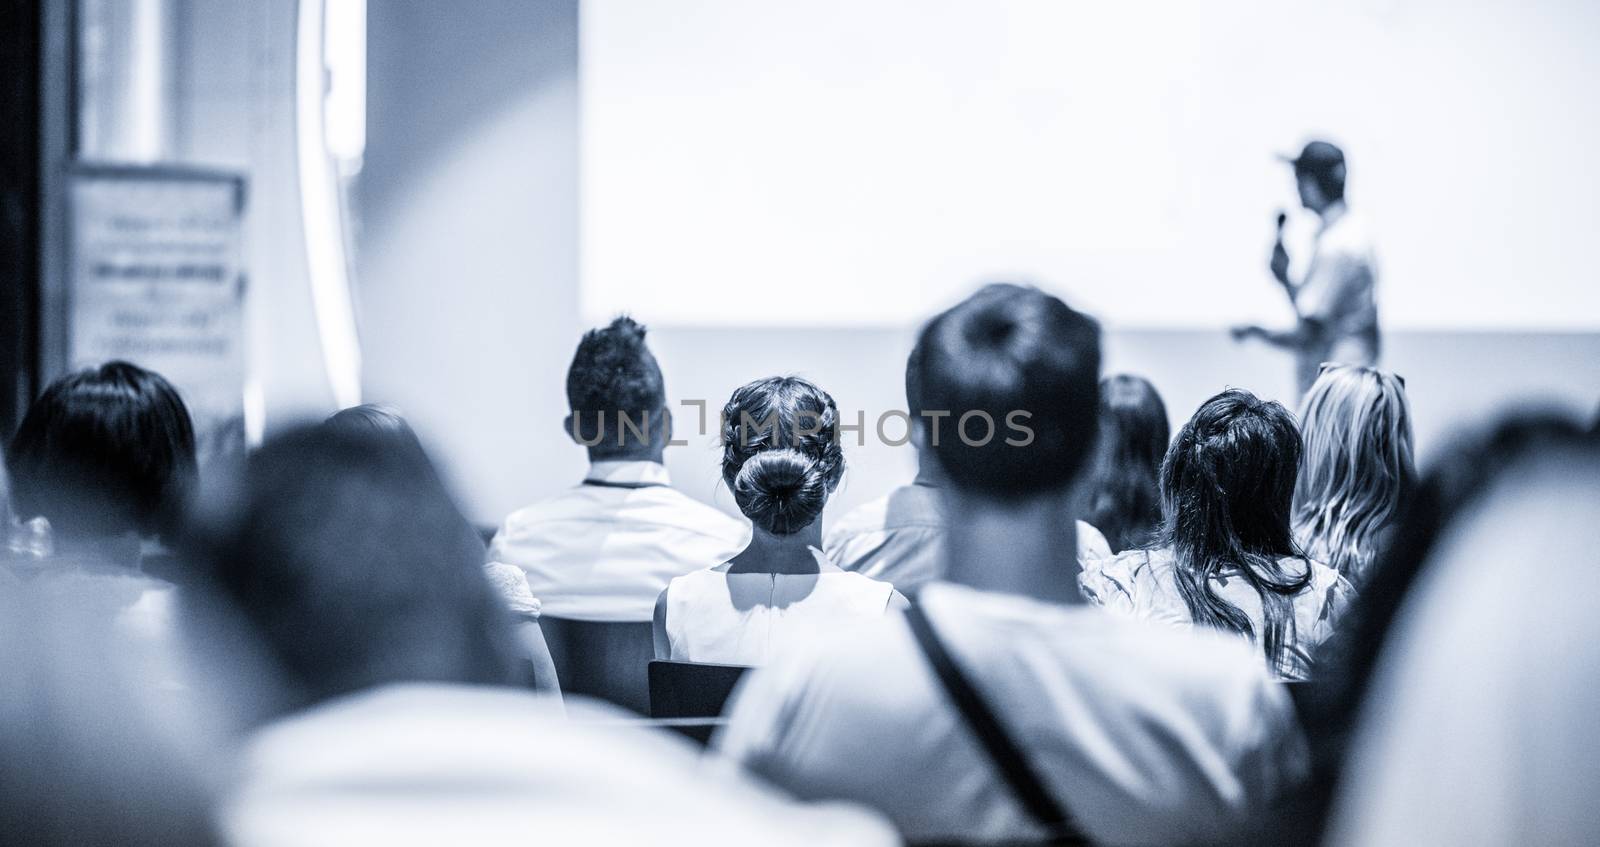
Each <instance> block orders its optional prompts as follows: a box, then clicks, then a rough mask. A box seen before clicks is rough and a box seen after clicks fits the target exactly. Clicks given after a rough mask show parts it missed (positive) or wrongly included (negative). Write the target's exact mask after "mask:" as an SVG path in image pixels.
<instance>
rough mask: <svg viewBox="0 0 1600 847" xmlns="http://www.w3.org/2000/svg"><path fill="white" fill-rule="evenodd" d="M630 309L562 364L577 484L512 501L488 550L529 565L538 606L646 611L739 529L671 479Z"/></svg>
mask: <svg viewBox="0 0 1600 847" xmlns="http://www.w3.org/2000/svg"><path fill="white" fill-rule="evenodd" d="M644 335H645V328H644V327H643V326H640V325H639V324H637V323H634V322H633V321H632V320H630V319H628V318H625V317H624V318H617V319H616V320H615V321H612V323H611V325H610V326H607V327H605V328H603V329H596V330H591V331H590V332H588V333H587V334H585V335H584V337H583V340H582V341H581V342H580V343H579V344H578V351H577V353H576V355H574V356H573V359H572V366H571V368H570V369H569V370H568V371H567V401H568V403H569V405H570V407H571V414H569V415H568V416H567V419H566V429H567V432H568V433H569V434H570V435H571V436H572V438H573V440H574V441H576V442H578V443H579V444H582V445H584V446H585V447H587V448H588V451H589V463H590V464H589V473H588V474H587V475H586V476H585V477H584V479H583V481H582V483H581V484H579V485H577V486H576V487H574V488H572V489H569V490H568V491H566V492H563V493H561V494H559V495H556V496H555V497H552V498H550V499H548V500H544V501H542V502H539V503H535V504H534V505H531V506H528V507H527V508H524V509H520V510H518V511H516V512H513V513H512V514H511V515H510V516H509V517H507V518H506V519H505V522H504V523H503V524H502V525H501V527H500V531H499V532H498V533H496V535H495V537H494V541H493V542H492V543H491V544H490V546H489V561H491V562H502V563H505V564H510V565H515V566H516V567H518V568H520V569H521V570H522V571H523V572H524V573H526V574H527V577H528V583H529V586H530V588H531V591H532V593H533V596H535V597H538V598H539V600H540V601H541V602H542V604H543V612H544V614H546V615H549V616H551V617H556V618H571V619H575V620H585V621H640V622H648V621H649V620H650V619H651V611H652V609H653V608H654V604H655V601H656V598H657V597H658V596H660V594H661V591H662V589H664V588H666V587H667V583H668V582H669V581H670V580H671V579H672V578H673V577H676V576H682V575H683V574H686V573H690V572H693V571H697V570H703V569H705V568H709V567H713V566H715V565H719V564H721V563H723V562H726V561H728V559H729V558H731V557H732V556H733V555H734V554H735V553H738V552H739V551H740V550H741V549H743V548H744V546H745V543H746V542H747V541H748V539H749V535H750V533H749V530H748V529H746V528H745V527H744V526H743V525H742V524H740V523H739V522H738V521H737V520H735V519H734V518H732V517H730V516H728V515H726V514H724V513H722V512H721V511H719V510H717V509H715V508H712V507H711V506H708V505H705V504H703V503H700V502H698V501H696V500H694V499H692V498H690V497H688V496H687V495H685V494H683V493H681V492H679V491H678V490H677V489H675V488H673V487H672V485H671V480H670V479H669V478H668V476H667V469H666V468H665V467H664V466H663V465H662V464H661V459H662V453H663V452H664V451H665V449H666V447H667V442H668V441H670V440H671V438H672V412H671V410H670V409H669V408H668V407H667V402H666V389H665V387H664V385H663V383H662V379H661V368H660V367H659V366H658V365H657V364H656V359H655V356H654V355H652V354H651V352H650V349H649V348H648V347H646V346H645V343H644Z"/></svg>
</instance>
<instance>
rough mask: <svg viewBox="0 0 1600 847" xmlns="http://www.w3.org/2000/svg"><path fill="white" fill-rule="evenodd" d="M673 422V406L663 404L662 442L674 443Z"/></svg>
mask: <svg viewBox="0 0 1600 847" xmlns="http://www.w3.org/2000/svg"><path fill="white" fill-rule="evenodd" d="M673 423H674V421H673V418H672V407H670V406H662V407H661V443H662V444H671V443H672V427H673Z"/></svg>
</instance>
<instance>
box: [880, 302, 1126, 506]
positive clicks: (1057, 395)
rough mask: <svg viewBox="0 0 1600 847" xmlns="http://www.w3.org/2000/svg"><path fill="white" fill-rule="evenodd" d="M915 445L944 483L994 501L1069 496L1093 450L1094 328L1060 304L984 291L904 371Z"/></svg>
mask: <svg viewBox="0 0 1600 847" xmlns="http://www.w3.org/2000/svg"><path fill="white" fill-rule="evenodd" d="M906 374H907V376H906V389H907V395H908V397H907V399H908V400H909V401H910V403H911V404H912V406H913V412H915V413H920V414H919V417H920V421H919V425H920V426H925V427H926V430H925V434H924V435H923V436H922V438H921V441H922V442H923V443H924V444H925V445H926V449H927V451H928V452H929V453H931V455H933V456H934V457H935V459H936V460H937V464H938V467H939V469H940V470H941V471H942V472H943V473H944V474H945V475H946V476H947V477H948V478H949V479H950V481H951V483H952V484H953V485H954V486H955V487H957V488H959V489H962V490H964V491H967V492H970V493H973V494H979V495H983V496H987V497H992V498H1001V499H1009V498H1016V497H1028V496H1033V495H1036V494H1042V493H1045V492H1051V491H1058V490H1062V489H1065V488H1067V487H1069V486H1070V485H1071V484H1072V483H1073V482H1074V481H1075V480H1076V479H1077V477H1078V476H1079V474H1080V472H1081V471H1083V470H1084V469H1085V466H1086V464H1087V462H1088V458H1089V456H1090V453H1091V450H1092V448H1093V446H1094V443H1095V435H1096V431H1097V428H1098V419H1099V404H1100V384H1099V379H1100V327H1099V325H1098V324H1097V323H1095V321H1094V320H1093V319H1092V318H1089V317H1088V316H1086V315H1083V314H1082V313H1079V312H1075V311H1073V310H1072V309H1071V308H1069V307H1068V306H1067V304H1065V303H1063V302H1062V301H1061V300H1060V299H1059V298H1056V297H1052V296H1050V295H1048V294H1045V293H1044V292H1042V291H1040V290H1038V289H1036V288H1032V287H1024V286H1019V285H1009V284H994V285H989V286H986V287H984V288H983V289H981V290H980V291H978V292H977V293H976V294H974V295H972V296H971V297H968V298H967V299H966V300H964V301H962V302H961V303H960V304H958V305H956V306H955V307H953V308H951V309H950V310H948V311H946V312H944V313H942V314H940V315H939V316H937V317H935V318H934V319H933V320H931V321H929V322H928V324H927V326H925V327H923V329H922V333H921V335H920V336H919V337H918V339H917V345H916V348H915V349H914V350H913V351H912V353H911V360H910V362H909V363H908V366H907V369H906Z"/></svg>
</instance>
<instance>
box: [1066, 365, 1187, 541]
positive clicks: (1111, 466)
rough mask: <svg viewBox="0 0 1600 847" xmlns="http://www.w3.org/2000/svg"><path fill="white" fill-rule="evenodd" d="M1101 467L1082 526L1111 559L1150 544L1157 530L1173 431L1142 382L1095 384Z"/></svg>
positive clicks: (1116, 379) (1121, 378)
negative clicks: (1096, 534) (1102, 542)
mask: <svg viewBox="0 0 1600 847" xmlns="http://www.w3.org/2000/svg"><path fill="white" fill-rule="evenodd" d="M1100 427H1101V431H1100V445H1101V453H1100V465H1099V467H1098V468H1097V469H1096V473H1095V482H1094V486H1093V487H1092V488H1091V489H1090V493H1089V508H1088V514H1087V515H1085V517H1084V520H1086V521H1088V522H1089V523H1090V524H1092V525H1093V526H1094V528H1095V529H1098V530H1100V532H1102V533H1103V534H1104V535H1105V537H1106V541H1107V542H1108V543H1110V545H1111V551H1112V552H1113V553H1120V552H1122V551H1123V550H1127V549H1129V548H1133V547H1142V546H1144V545H1146V544H1148V543H1150V541H1151V539H1152V537H1153V536H1154V535H1155V533H1156V532H1157V531H1158V530H1159V529H1160V528H1161V484H1160V478H1161V461H1162V458H1163V457H1165V456H1166V455H1167V442H1168V441H1169V440H1170V439H1171V437H1172V428H1171V426H1170V425H1169V424H1168V423H1167V405H1166V404H1165V403H1163V402H1161V395H1160V394H1158V393H1157V392H1156V387H1155V386H1154V385H1151V384H1150V381H1149V380H1147V379H1145V378H1144V377H1139V376H1132V375H1130V374H1118V375H1116V376H1108V377H1106V378H1105V379H1103V380H1101V381H1100Z"/></svg>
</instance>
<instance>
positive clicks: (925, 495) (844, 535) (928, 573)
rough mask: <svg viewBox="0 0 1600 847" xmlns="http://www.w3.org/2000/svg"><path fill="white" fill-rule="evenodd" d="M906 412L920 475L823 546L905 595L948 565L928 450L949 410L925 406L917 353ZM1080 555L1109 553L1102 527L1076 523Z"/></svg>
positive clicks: (840, 561) (862, 509)
mask: <svg viewBox="0 0 1600 847" xmlns="http://www.w3.org/2000/svg"><path fill="white" fill-rule="evenodd" d="M906 410H907V414H908V416H909V417H910V418H911V423H910V430H911V432H910V437H911V441H912V443H913V444H914V445H915V446H916V449H917V477H916V479H914V480H912V482H911V484H910V485H902V486H900V487H899V488H896V489H895V490H893V491H891V492H889V493H888V494H887V495H885V496H883V497H880V498H878V499H876V500H873V501H870V502H868V503H864V504H862V505H861V506H858V507H857V508H855V509H854V510H852V511H851V512H850V513H849V514H847V515H845V516H844V517H843V518H840V519H839V520H838V521H836V522H835V523H834V525H833V527H832V528H831V529H830V530H829V531H828V535H827V538H826V539H825V540H824V541H823V544H822V549H823V551H824V552H826V553H827V554H828V558H829V559H831V560H832V561H833V563H834V564H835V565H838V566H839V567H840V568H842V569H844V570H847V571H855V572H856V573H860V574H864V575H866V576H870V577H872V578H873V579H881V580H883V581H885V582H889V583H892V584H893V585H894V586H895V588H897V589H899V590H900V591H902V592H904V593H906V594H914V593H916V591H917V590H918V589H920V588H921V587H922V586H923V585H925V584H927V583H929V582H932V581H934V580H936V579H940V578H941V576H942V573H943V567H944V553H943V549H942V546H941V545H942V544H943V541H944V534H945V525H946V524H947V523H948V521H947V519H946V516H945V511H944V502H943V499H942V498H941V496H940V493H939V492H940V490H941V489H942V488H944V486H945V484H946V480H945V477H944V473H943V472H942V471H941V470H940V469H939V463H938V462H937V461H936V460H935V459H934V458H933V455H932V453H931V452H930V448H931V444H930V443H929V431H930V430H929V422H930V420H937V419H938V418H939V417H942V415H941V414H940V413H943V412H948V410H941V409H934V408H932V407H929V406H927V405H926V404H925V403H924V401H923V396H922V378H921V375H920V374H919V373H918V372H917V363H916V359H915V357H914V356H913V357H912V359H911V361H909V362H907V364H906ZM1077 528H1078V555H1079V556H1080V557H1085V558H1103V557H1106V556H1109V555H1111V553H1112V548H1111V547H1110V546H1109V545H1108V544H1107V543H1106V538H1105V536H1103V535H1101V534H1100V530H1098V529H1096V528H1095V527H1093V526H1091V525H1090V524H1088V523H1086V522H1084V521H1081V520H1080V521H1078V522H1077Z"/></svg>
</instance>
